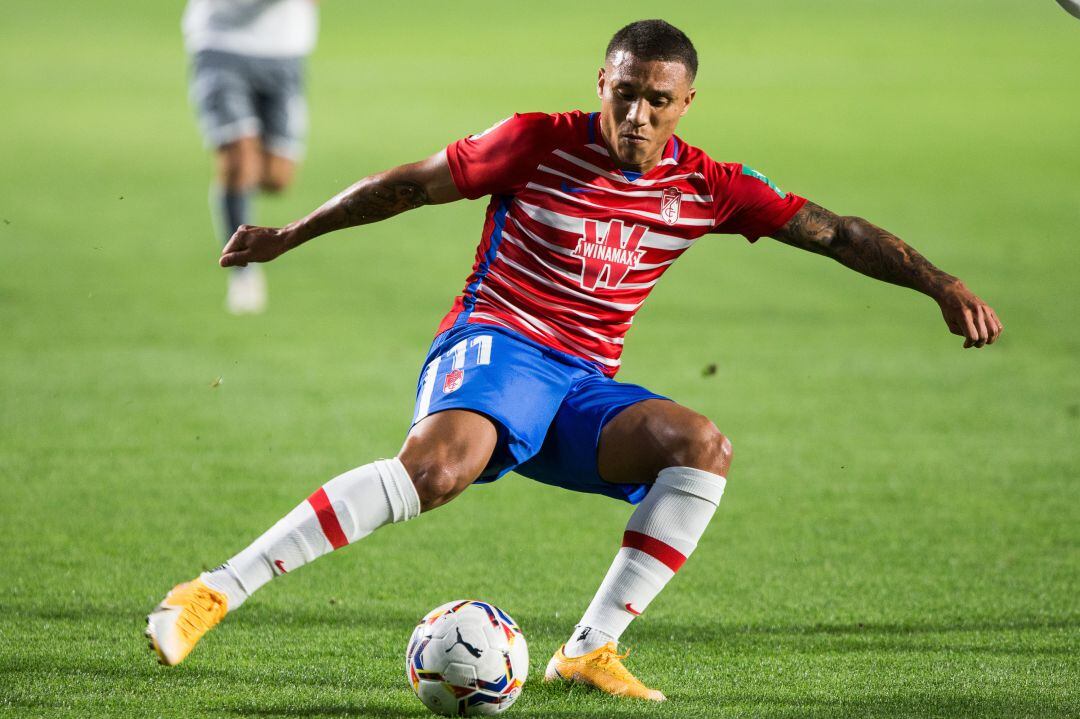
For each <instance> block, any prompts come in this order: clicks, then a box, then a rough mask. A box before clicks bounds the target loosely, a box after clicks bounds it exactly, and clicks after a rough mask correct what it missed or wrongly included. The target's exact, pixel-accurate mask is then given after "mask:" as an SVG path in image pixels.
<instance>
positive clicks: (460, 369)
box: [413, 335, 491, 423]
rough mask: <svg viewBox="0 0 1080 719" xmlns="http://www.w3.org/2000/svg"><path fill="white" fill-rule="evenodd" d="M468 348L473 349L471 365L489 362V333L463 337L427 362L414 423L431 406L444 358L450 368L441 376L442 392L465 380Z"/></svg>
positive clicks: (456, 386)
mask: <svg viewBox="0 0 1080 719" xmlns="http://www.w3.org/2000/svg"><path fill="white" fill-rule="evenodd" d="M470 350H471V351H474V352H475V356H476V361H475V363H474V365H473V366H475V367H480V366H481V365H489V364H491V335H477V336H476V337H470V338H468V339H463V340H461V341H460V342H458V343H457V344H456V345H454V346H453V347H451V348H450V349H449V350H448V351H447V352H444V353H443V354H441V355H439V356H438V357H436V358H435V359H433V360H431V361H430V362H428V365H427V367H426V368H425V369H424V382H423V384H422V385H421V387H420V399H419V402H418V403H417V408H416V419H415V420H413V422H414V423H415V422H419V421H420V420H421V419H423V418H424V417H425V416H427V413H428V408H429V407H430V406H431V395H432V392H434V390H435V383H436V380H437V379H438V377H439V368H440V367H442V366H443V361H444V360H447V359H449V360H450V369H449V370H447V372H446V375H445V376H444V377H443V383H442V392H443V394H450V393H451V392H453V391H455V390H457V389H458V388H459V387H461V385H462V384H463V383H464V382H465V364H466V359H467V356H468V354H469V352H470Z"/></svg>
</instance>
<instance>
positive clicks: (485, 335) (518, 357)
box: [147, 20, 1002, 701]
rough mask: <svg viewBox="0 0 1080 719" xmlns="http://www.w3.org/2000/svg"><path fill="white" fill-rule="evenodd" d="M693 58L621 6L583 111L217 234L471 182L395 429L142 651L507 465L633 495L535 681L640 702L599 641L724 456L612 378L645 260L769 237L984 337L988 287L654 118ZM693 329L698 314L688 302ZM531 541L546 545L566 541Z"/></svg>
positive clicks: (675, 98)
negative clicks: (483, 207)
mask: <svg viewBox="0 0 1080 719" xmlns="http://www.w3.org/2000/svg"><path fill="white" fill-rule="evenodd" d="M697 67H698V62H697V52H696V51H695V49H694V46H693V44H692V43H691V42H690V40H689V38H687V37H686V35H685V34H683V33H682V32H681V31H679V30H678V29H677V28H675V27H672V26H671V25H669V24H668V23H666V22H663V21H662V20H647V21H641V22H636V23H632V24H631V25H628V26H626V27H624V28H623V29H621V30H620V31H619V32H617V33H616V34H615V36H614V37H613V38H612V39H611V42H610V43H609V45H608V48H607V52H606V53H605V58H604V66H603V67H602V68H601V69H600V73H599V77H598V82H597V94H598V95H599V97H600V111H599V112H581V111H573V112H561V113H555V114H545V113H528V114H520V115H514V116H513V117H510V118H507V119H506V120H504V121H503V122H501V123H498V124H497V125H495V126H494V127H491V128H490V129H488V130H487V131H485V132H482V133H480V134H478V135H473V136H471V137H467V138H464V139H461V140H458V141H457V142H454V143H451V144H450V145H449V146H448V147H447V148H446V149H445V150H443V151H441V152H439V153H437V154H435V155H432V156H431V157H429V158H427V159H426V160H422V161H420V162H415V163H412V164H408V165H401V166H399V167H396V168H393V169H391V170H388V171H386V172H383V173H380V174H377V175H372V176H370V177H367V178H364V179H363V180H360V181H359V182H357V183H356V184H355V185H353V186H352V187H350V188H348V189H346V190H345V191H343V192H342V193H340V194H339V195H337V196H336V197H334V198H333V199H331V200H330V201H329V202H327V203H326V204H325V205H323V206H322V207H320V208H319V209H317V210H315V211H314V212H312V213H311V214H310V215H308V216H307V217H304V218H302V219H300V220H298V221H296V222H294V223H292V224H290V225H288V226H286V227H283V228H268V227H241V228H240V229H239V230H238V231H237V232H236V234H235V235H234V236H233V238H232V239H231V240H230V241H229V243H228V245H226V247H225V250H224V252H223V254H222V257H221V264H222V266H224V267H235V266H243V265H246V264H248V263H250V262H268V261H270V260H272V259H274V258H275V257H277V256H278V255H280V254H282V253H283V252H287V251H288V250H291V249H293V248H294V247H297V246H298V245H300V244H302V243H304V242H307V241H308V240H310V239H312V238H314V237H318V236H320V235H323V234H326V233H328V232H333V231H335V230H339V229H342V228H345V227H352V226H355V225H362V224H367V223H371V222H377V221H380V220H385V219H387V218H389V217H392V216H394V215H397V214H399V213H401V212H405V211H408V210H412V209H415V208H417V207H421V206H423V205H432V204H441V203H445V202H454V201H457V200H461V199H462V198H472V199H476V198H480V197H488V196H489V197H490V198H491V200H490V202H489V203H488V209H487V215H486V218H485V222H484V227H483V231H482V233H481V238H480V245H479V247H478V248H477V251H476V260H475V264H474V265H473V270H472V273H471V274H470V275H469V277H468V279H467V280H466V284H465V288H464V290H463V292H462V294H461V295H460V296H459V297H458V298H457V299H456V300H455V301H454V303H453V305H452V307H451V309H450V312H449V313H448V314H447V315H446V316H445V317H444V318H443V321H442V323H441V324H440V326H439V328H438V331H437V333H436V337H435V339H434V341H433V343H432V345H431V348H430V350H429V352H428V355H427V358H426V360H425V362H424V365H423V369H422V370H421V372H420V378H419V382H418V383H417V392H416V400H415V405H414V412H413V425H412V428H411V429H410V430H409V433H408V436H407V437H406V439H405V444H404V446H403V447H402V448H401V451H400V452H399V453H398V455H397V456H396V457H393V458H392V459H387V460H379V461H376V462H372V463H371V464H366V465H364V466H362V467H357V468H356V469H353V470H350V471H348V472H346V473H344V474H342V475H340V476H338V477H336V478H334V479H332V480H330V481H329V482H327V483H326V484H325V485H323V486H322V487H320V488H318V489H317V490H315V492H314V493H313V494H312V495H311V496H310V497H309V498H308V499H307V500H305V501H303V502H301V503H300V505H299V506H297V507H296V508H295V509H294V510H293V511H292V512H290V513H289V514H288V515H286V516H285V517H284V518H283V519H282V520H281V521H279V522H278V523H277V524H276V525H274V526H273V527H272V528H270V530H268V531H267V532H266V533H265V534H263V535H262V536H261V537H259V538H258V539H256V540H255V542H253V543H252V544H251V545H250V546H248V548H246V549H244V550H243V551H241V552H240V553H239V554H237V555H236V556H234V557H233V558H232V559H230V560H229V561H228V562H226V563H225V564H224V565H222V566H221V567H218V568H217V569H215V570H213V571H210V572H204V573H203V574H202V575H201V576H200V577H198V578H196V579H194V580H192V581H190V582H186V583H184V584H181V585H179V586H177V587H175V588H174V589H173V591H172V592H171V593H170V594H169V595H168V596H167V597H166V598H165V600H164V601H163V602H162V603H161V604H160V605H158V607H157V608H156V609H155V610H154V611H153V613H152V614H151V615H150V617H148V622H149V624H148V628H147V634H148V636H149V637H150V639H151V642H152V644H153V646H154V648H155V649H156V650H157V653H158V655H159V657H160V659H161V661H162V662H164V663H166V664H176V663H178V662H180V661H182V660H183V659H184V657H185V656H187V654H188V653H189V652H190V651H191V649H192V648H193V647H194V646H195V643H196V642H197V641H198V640H199V638H200V637H201V636H202V635H203V634H204V633H205V632H206V631H207V630H208V629H209V628H210V627H212V626H214V625H215V624H216V623H217V622H218V621H220V620H221V618H222V617H224V616H225V613H226V612H227V611H232V610H234V609H236V608H237V607H238V606H240V605H241V604H242V603H243V602H244V601H246V599H247V598H248V597H249V596H250V595H251V593H253V592H254V591H256V590H257V589H258V588H259V587H260V586H262V585H264V584H266V583H267V582H268V581H270V580H271V579H273V578H274V577H276V576H280V575H282V574H285V573H286V572H291V571H294V570H295V569H297V568H299V567H300V566H302V565H304V564H306V563H308V562H310V561H312V560H314V559H316V558H318V557H320V556H322V555H324V554H327V553H328V552H330V551H332V550H333V549H337V548H339V547H344V546H346V545H348V544H351V543H353V542H356V541H358V540H360V539H362V538H363V537H365V536H367V535H368V534H370V533H371V532H373V531H375V530H376V529H378V528H379V527H382V526H384V525H386V524H390V523H392V522H402V521H406V520H409V519H412V518H414V517H416V516H417V515H419V514H420V513H421V512H426V511H428V510H431V509H435V508H437V507H440V506H442V505H443V504H445V503H447V502H449V501H451V500H452V499H453V498H454V497H456V496H457V495H458V494H460V493H461V492H463V491H465V489H466V488H467V487H469V486H470V485H471V484H472V483H474V482H477V481H480V482H487V481H493V480H495V479H498V478H499V477H500V476H502V475H503V474H505V473H507V472H509V471H511V470H513V471H516V472H518V473H519V474H521V475H524V476H526V477H530V478H532V479H535V480H537V481H540V482H544V483H546V484H552V485H555V486H558V487H563V488H565V489H571V490H575V491H578V492H589V493H594V494H601V495H605V496H608V497H612V498H615V499H619V500H623V501H626V502H629V503H630V504H632V505H634V506H635V508H634V511H633V512H632V513H631V515H630V518H629V521H628V522H627V525H626V531H625V533H624V534H623V537H622V547H621V548H620V549H619V550H618V552H617V554H616V555H615V559H614V561H613V563H612V564H611V567H610V569H609V570H608V573H607V575H606V577H605V578H604V580H603V582H602V583H601V584H600V588H599V589H598V590H597V592H596V594H595V596H594V597H593V600H592V603H591V604H590V605H589V607H588V608H587V609H586V610H585V613H584V615H583V616H582V618H581V620H580V621H579V622H578V624H577V626H576V627H574V629H573V631H572V633H570V635H569V637H568V639H567V641H566V643H565V644H563V645H562V646H561V647H559V648H558V649H557V650H556V651H555V653H554V656H553V657H552V658H551V661H550V662H549V663H548V666H547V671H546V673H545V679H546V680H549V681H556V680H566V681H571V682H581V683H585V684H590V685H592V686H595V687H597V688H599V689H601V690H602V691H605V692H608V693H611V694H615V695H619V696H630V697H636V698H640V699H647V700H653V701H662V700H663V699H664V694H663V693H662V692H661V691H659V690H657V689H652V688H650V687H647V686H645V684H643V683H642V682H641V681H640V680H638V679H637V678H636V677H634V675H633V674H631V673H630V671H629V670H628V669H627V668H626V666H625V665H624V664H623V663H622V659H623V658H624V657H625V656H626V655H625V654H620V653H618V642H619V640H620V637H621V636H622V634H623V632H624V631H625V630H626V629H627V628H628V627H629V626H630V623H631V622H632V621H633V620H634V619H635V617H637V616H638V615H639V614H641V613H642V612H644V611H645V610H646V608H647V607H648V606H649V604H650V603H651V602H652V601H653V599H655V598H656V596H657V595H658V594H659V593H660V591H661V590H662V589H663V588H664V587H665V585H667V583H668V582H669V581H670V580H671V578H672V577H673V576H674V575H675V572H676V571H678V569H679V568H680V567H681V566H682V565H683V563H684V562H685V561H686V559H687V558H688V557H689V556H690V554H691V553H692V552H693V551H694V549H695V548H696V547H697V544H698V540H699V539H700V538H701V536H702V533H703V532H704V531H705V528H706V527H707V526H708V524H709V521H710V520H711V518H712V516H713V513H714V511H715V510H716V508H717V506H718V505H719V504H720V500H721V497H722V496H723V493H724V489H725V486H726V484H727V475H728V469H729V466H730V464H731V457H732V449H731V443H730V442H729V441H728V439H727V437H725V436H724V435H723V434H722V433H721V432H720V430H719V429H717V427H716V425H714V424H713V423H712V422H711V421H710V420H709V419H707V418H706V417H704V416H702V415H700V414H698V413H697V412H695V411H693V410H692V409H689V408H687V407H684V406H682V405H680V404H678V403H677V402H673V401H671V400H669V399H667V398H664V397H661V396H660V395H657V394H655V393H653V392H650V391H649V390H647V389H645V388H644V387H640V386H638V385H633V384H628V383H624V382H618V381H616V380H615V379H614V376H615V374H616V372H618V370H619V366H620V364H621V359H620V357H621V354H622V348H623V341H624V338H625V335H626V333H627V332H628V331H629V329H630V326H631V323H632V322H633V320H634V316H635V314H636V313H637V312H638V310H639V309H640V307H641V305H642V303H644V301H645V299H646V298H647V296H648V295H649V293H650V292H651V291H652V288H653V287H654V286H655V285H656V283H657V282H658V281H659V279H660V277H661V275H663V273H664V272H665V271H666V270H667V268H668V267H670V266H671V264H672V263H673V262H675V261H676V260H677V259H678V258H679V256H680V255H681V254H682V253H683V252H684V251H686V250H687V249H688V248H689V247H690V246H691V245H693V243H694V242H695V241H697V240H698V239H699V238H703V237H706V236H708V235H710V234H740V235H743V236H744V237H746V239H748V240H750V241H751V242H755V241H757V240H758V239H759V238H761V237H772V238H774V239H776V240H778V241H780V242H783V243H785V244H788V245H792V246H794V247H798V248H800V249H803V250H808V251H810V252H814V253H817V254H821V255H824V256H826V257H829V258H832V259H834V260H836V261H838V262H840V263H841V264H843V265H845V266H847V267H849V268H851V269H853V270H856V271H858V272H861V273H862V274H864V275H868V276H870V277H873V278H875V279H878V280H882V281H885V282H891V283H893V284H897V285H901V286H903V287H908V288H911V289H914V290H917V291H919V292H921V293H923V294H924V295H927V296H929V297H930V298H932V299H933V300H934V301H935V302H936V304H937V307H938V309H940V311H941V313H942V316H943V318H944V320H945V323H946V325H947V326H948V328H949V329H950V330H951V331H952V332H954V333H955V334H958V335H961V336H962V337H963V338H964V346H965V347H982V346H983V345H986V344H989V343H992V342H994V341H995V340H996V339H997V337H998V335H999V334H1000V333H1001V331H1002V326H1001V323H1000V322H999V321H998V319H997V316H996V315H995V314H994V311H993V310H992V309H991V308H990V307H989V305H987V304H986V303H985V302H983V301H982V300H980V299H979V298H978V297H977V296H976V295H975V294H974V293H972V292H971V290H969V289H968V288H967V287H966V286H965V285H964V283H963V282H961V281H960V280H959V279H958V278H956V277H953V276H952V275H949V274H946V273H945V272H942V271H941V270H939V269H938V268H937V267H935V266H934V265H932V264H931V263H930V262H929V261H927V260H926V258H924V257H923V256H922V255H920V254H919V253H918V252H916V251H915V250H914V249H913V248H912V247H910V246H909V245H907V244H906V243H904V242H903V241H902V240H901V239H900V238H898V237H897V236H896V235H893V234H892V233H890V232H888V231H886V230H883V229H881V228H880V227H877V226H875V225H873V224H871V223H870V222H868V221H866V220H864V219H862V218H860V217H853V216H840V215H837V214H835V213H833V212H830V211H829V210H827V209H825V208H823V207H821V206H819V205H816V204H814V203H813V202H810V201H808V200H806V199H805V198H803V197H800V196H799V195H796V194H794V193H790V192H784V191H783V190H781V189H779V188H778V187H777V186H776V185H774V184H773V183H772V182H770V181H769V179H768V178H767V177H765V176H764V175H762V174H761V173H759V172H756V171H754V170H753V169H751V168H749V167H747V166H745V165H742V164H740V163H735V162H717V161H716V160H713V159H712V158H711V157H709V156H708V155H707V154H706V153H705V152H704V151H702V150H700V149H698V148H696V147H694V146H692V145H689V144H687V143H686V142H685V141H684V140H683V139H682V138H680V137H678V136H676V135H675V134H674V132H675V127H676V125H678V123H679V119H680V118H681V117H682V116H683V115H684V114H686V112H687V110H688V109H689V107H690V104H691V102H692V101H693V99H694V96H695V90H694V87H693V83H694V78H695V76H696V73H697ZM712 290H713V288H694V289H693V290H691V291H693V292H703V291H704V292H711V291H712ZM777 291H780V292H782V291H783V289H782V287H778V288H777ZM884 321H887V318H885V320H884ZM702 331H711V332H712V331H722V328H719V329H718V328H716V327H713V326H707V325H706V324H705V323H704V322H703V327H702ZM686 339H687V341H692V340H693V337H687V338H686ZM671 352H672V353H673V354H677V353H678V348H676V347H673V348H671ZM897 451H898V452H900V451H902V450H900V449H898V450H897ZM578 521H581V522H588V521H590V520H589V518H588V517H587V516H581V517H579V518H578ZM550 541H551V544H550V547H551V551H561V552H566V553H581V552H586V551H589V549H588V548H586V547H580V546H565V543H560V542H559V538H558V537H554V538H552V539H551V540H550ZM594 551H599V552H603V553H607V552H608V551H609V550H608V549H606V548H604V547H596V548H594ZM709 601H715V602H716V604H717V606H722V601H720V600H719V598H710V600H709Z"/></svg>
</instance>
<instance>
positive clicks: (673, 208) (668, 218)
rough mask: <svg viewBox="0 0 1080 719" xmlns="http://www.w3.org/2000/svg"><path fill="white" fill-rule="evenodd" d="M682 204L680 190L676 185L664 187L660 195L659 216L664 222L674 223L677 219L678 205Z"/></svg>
mask: <svg viewBox="0 0 1080 719" xmlns="http://www.w3.org/2000/svg"><path fill="white" fill-rule="evenodd" d="M680 205H682V191H681V190H680V189H679V188H678V187H665V188H664V194H663V195H661V196H660V217H662V218H664V222H666V223H667V224H669V225H674V224H675V223H676V222H678V221H679V206H680Z"/></svg>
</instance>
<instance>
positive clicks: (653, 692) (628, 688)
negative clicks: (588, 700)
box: [544, 642, 667, 702]
mask: <svg viewBox="0 0 1080 719" xmlns="http://www.w3.org/2000/svg"><path fill="white" fill-rule="evenodd" d="M565 649H566V645H563V646H561V647H559V651H557V652H555V656H553V657H552V658H551V661H550V662H548V665H547V671H546V672H544V681H545V682H551V681H557V680H560V679H561V680H563V681H568V682H577V683H579V684H588V685H590V686H594V687H596V688H597V689H599V690H600V691H602V692H607V693H608V694H614V695H615V696H618V697H634V698H635V699H648V700H650V701H654V702H662V701H665V700H666V699H667V697H665V696H664V693H663V692H662V691H660V690H659V689H649V688H648V687H647V686H645V685H644V684H642V683H641V680H639V679H638V678H637V677H635V676H634V675H633V674H631V673H630V670H629V669H627V668H626V667H625V666H623V663H622V660H623V659H625V658H626V657H627V655H628V654H630V652H626V654H619V653H617V652H616V651H615V642H608V643H607V644H605V645H604V646H602V647H600V648H599V649H595V650H593V651H591V652H589V653H588V654H583V655H582V656H580V657H568V656H566V654H565V653H564V651H565Z"/></svg>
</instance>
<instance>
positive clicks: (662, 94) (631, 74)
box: [596, 50, 694, 172]
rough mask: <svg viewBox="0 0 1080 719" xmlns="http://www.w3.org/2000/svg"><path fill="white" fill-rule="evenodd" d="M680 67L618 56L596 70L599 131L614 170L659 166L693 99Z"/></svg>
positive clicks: (623, 54)
mask: <svg viewBox="0 0 1080 719" xmlns="http://www.w3.org/2000/svg"><path fill="white" fill-rule="evenodd" d="M691 84H692V79H691V78H690V73H689V71H687V69H686V66H685V65H683V64H682V63H681V62H667V61H664V60H638V59H637V58H635V57H634V56H633V55H631V54H630V53H628V52H625V51H622V50H620V51H619V52H616V53H614V54H612V56H611V57H609V58H608V59H607V62H606V63H605V64H604V67H602V68H600V77H599V80H598V82H597V87H596V93H597V94H598V95H599V96H600V100H601V104H600V109H601V112H600V126H601V128H602V129H603V131H604V139H605V140H606V141H607V146H608V148H609V149H610V150H611V151H612V152H613V153H614V154H615V159H616V160H617V162H618V164H619V166H620V167H622V168H624V169H628V170H629V169H632V170H636V171H638V172H647V171H648V170H651V169H652V168H653V167H655V166H656V165H657V164H658V163H659V162H660V157H661V154H662V153H663V151H664V146H665V145H667V141H668V139H669V138H670V137H671V136H672V134H674V132H675V126H676V125H678V124H679V118H680V117H682V116H683V115H685V114H686V110H687V108H689V107H690V103H691V101H693V99H694V88H693V87H691Z"/></svg>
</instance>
